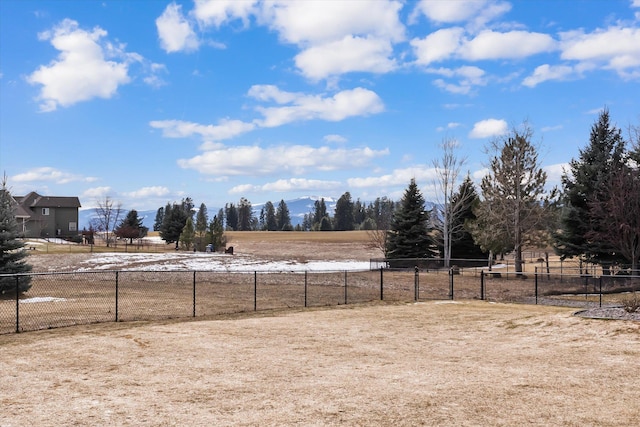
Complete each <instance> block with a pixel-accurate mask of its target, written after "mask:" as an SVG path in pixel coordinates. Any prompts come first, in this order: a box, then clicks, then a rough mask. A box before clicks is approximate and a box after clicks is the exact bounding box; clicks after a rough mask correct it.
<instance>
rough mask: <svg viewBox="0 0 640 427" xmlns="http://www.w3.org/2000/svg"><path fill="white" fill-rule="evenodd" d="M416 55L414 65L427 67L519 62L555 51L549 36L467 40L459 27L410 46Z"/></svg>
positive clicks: (487, 35)
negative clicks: (443, 63)
mask: <svg viewBox="0 0 640 427" xmlns="http://www.w3.org/2000/svg"><path fill="white" fill-rule="evenodd" d="M410 44H411V46H412V47H413V50H414V54H415V55H416V61H415V62H416V64H418V65H429V64H431V63H433V62H439V61H444V60H447V59H464V60H468V61H482V60H496V59H521V58H526V57H529V56H532V55H535V54H538V53H543V52H549V51H552V50H554V49H556V47H557V43H556V41H555V40H554V39H553V38H552V37H551V36H549V35H548V34H542V33H532V32H527V31H509V32H504V33H501V32H496V31H490V30H486V31H482V32H480V33H479V34H478V35H477V36H476V37H474V38H472V39H467V38H466V37H465V30H464V29H462V28H459V27H454V28H446V29H441V30H438V31H435V32H433V33H431V34H429V35H428V36H426V37H425V38H423V39H419V38H416V39H413V40H411V42H410Z"/></svg>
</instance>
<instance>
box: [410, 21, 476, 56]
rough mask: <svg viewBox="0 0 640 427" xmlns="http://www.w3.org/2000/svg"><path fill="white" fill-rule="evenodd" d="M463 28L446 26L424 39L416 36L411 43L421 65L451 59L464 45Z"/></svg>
mask: <svg viewBox="0 0 640 427" xmlns="http://www.w3.org/2000/svg"><path fill="white" fill-rule="evenodd" d="M463 35H464V29H463V28H445V29H442V30H438V31H435V32H433V33H431V34H429V35H428V36H426V37H425V38H423V39H418V38H415V39H413V40H411V42H410V44H411V46H412V47H413V50H414V53H415V55H416V57H417V60H416V63H417V64H419V65H429V64H431V63H432V62H439V61H443V60H445V59H449V58H450V57H451V56H453V55H454V54H455V53H456V52H457V51H458V50H459V49H460V46H461V45H462V37H463Z"/></svg>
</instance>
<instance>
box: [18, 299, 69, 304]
mask: <svg viewBox="0 0 640 427" xmlns="http://www.w3.org/2000/svg"><path fill="white" fill-rule="evenodd" d="M66 300H67V299H66V298H54V297H33V298H26V299H22V300H20V304H34V303H39V302H64V301H66Z"/></svg>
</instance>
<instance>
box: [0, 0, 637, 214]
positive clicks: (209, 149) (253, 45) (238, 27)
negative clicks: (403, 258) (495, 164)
mask: <svg viewBox="0 0 640 427" xmlns="http://www.w3.org/2000/svg"><path fill="white" fill-rule="evenodd" d="M639 94H640V0H622V1H615V0H607V1H605V0H601V1H596V0H590V1H578V0H572V1H564V0H537V1H502V0H498V1H493V0H474V1H466V0H459V1H421V2H418V1H405V2H403V1H385V0H373V1H366V0H358V1H304V2H303V1H297V2H294V1H279V0H274V1H205V0H199V1H195V2H193V1H181V2H163V1H142V0H140V1H63V0H55V1H35V0H34V1H31V0H26V1H17V0H3V1H2V2H0V169H1V170H2V171H3V172H4V173H6V175H7V176H8V179H9V186H10V188H11V190H12V192H13V193H14V194H16V195H22V194H26V193H27V192H29V191H38V192H39V193H41V194H44V195H51V196H79V197H80V200H81V203H82V204H83V206H84V207H91V206H95V202H96V200H98V199H103V198H104V197H105V196H107V195H108V196H110V197H111V198H112V199H114V200H116V201H119V202H121V203H122V205H123V207H125V208H127V209H138V210H146V209H157V208H158V207H160V206H164V205H165V204H166V203H167V202H170V201H179V200H180V199H181V198H183V197H186V196H190V197H192V198H193V199H194V202H195V203H196V204H200V203H201V202H204V203H206V204H207V206H209V207H210V208H213V207H220V206H223V205H224V203H226V202H234V203H235V202H237V201H238V200H239V199H240V198H241V197H245V198H247V199H248V200H250V201H251V202H252V203H253V204H260V203H264V202H266V201H267V200H271V201H273V202H277V201H279V200H280V199H285V200H289V199H293V198H296V197H301V196H306V195H322V196H331V197H339V196H340V195H341V194H343V193H344V192H345V191H349V192H351V194H352V197H353V198H354V199H355V198H360V199H361V200H364V201H371V200H373V199H375V198H376V197H378V196H389V197H392V198H394V199H397V198H399V197H401V195H402V192H403V190H404V189H405V188H406V187H407V185H408V183H409V181H410V179H411V178H416V181H417V183H418V185H419V186H420V188H421V190H422V192H423V193H424V195H425V197H426V198H427V199H428V200H433V199H434V197H435V196H434V195H433V184H434V181H433V180H434V173H433V162H434V161H435V160H437V159H439V158H440V157H441V155H442V151H441V148H440V145H441V143H442V142H443V140H445V139H448V138H454V139H456V140H457V141H458V143H459V146H458V149H457V151H456V153H457V155H458V156H459V157H460V158H466V164H465V165H464V167H463V170H464V172H466V171H468V172H469V173H470V174H471V175H472V176H473V177H474V178H476V180H477V181H478V182H479V180H480V178H481V177H482V175H483V173H484V170H485V169H484V168H485V167H486V164H487V162H488V160H489V156H490V155H492V154H494V153H491V152H489V153H487V152H486V150H485V147H486V146H487V145H488V142H489V141H490V140H491V139H492V138H494V137H496V136H499V135H500V134H501V133H504V132H505V131H507V130H508V129H509V128H510V127H513V126H517V125H519V124H521V123H522V122H523V121H524V120H527V121H528V122H529V124H530V126H531V127H532V128H533V129H534V132H535V135H534V141H535V142H536V143H539V144H540V154H541V159H542V164H543V165H544V167H545V169H546V170H547V171H548V173H549V183H550V184H557V183H558V182H559V179H560V175H561V173H562V167H563V165H566V163H567V162H569V161H570V160H571V159H572V158H575V157H577V156H578V155H579V152H578V150H579V149H580V148H583V147H585V146H586V144H587V143H588V140H589V132H590V128H591V126H592V124H593V123H594V122H595V120H596V119H597V115H598V112H599V111H600V110H601V109H602V108H603V107H605V106H606V107H608V108H609V110H610V113H611V117H612V119H613V120H614V122H615V123H616V124H617V125H618V126H619V127H621V128H626V127H627V126H629V125H630V124H633V125H638V124H640V101H639V96H638V95H639Z"/></svg>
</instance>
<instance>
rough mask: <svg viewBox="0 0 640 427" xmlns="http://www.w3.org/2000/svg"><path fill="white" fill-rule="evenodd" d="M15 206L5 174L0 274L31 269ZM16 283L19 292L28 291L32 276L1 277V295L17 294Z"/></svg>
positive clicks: (0, 208)
mask: <svg viewBox="0 0 640 427" xmlns="http://www.w3.org/2000/svg"><path fill="white" fill-rule="evenodd" d="M13 208H14V203H13V198H12V197H11V193H10V192H9V189H8V188H7V177H6V176H4V177H3V179H2V188H0V274H17V273H28V272H30V271H31V265H29V264H27V262H26V260H25V258H26V256H27V255H28V253H27V252H26V251H25V250H24V242H23V241H22V240H20V239H19V237H20V233H19V231H18V230H19V229H18V223H17V221H16V217H15V214H14V212H13ZM16 285H17V287H18V293H23V292H26V291H28V290H29V288H31V277H30V276H20V277H19V278H18V282H17V283H16V279H15V278H14V277H2V278H0V295H4V294H15V292H16Z"/></svg>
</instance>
